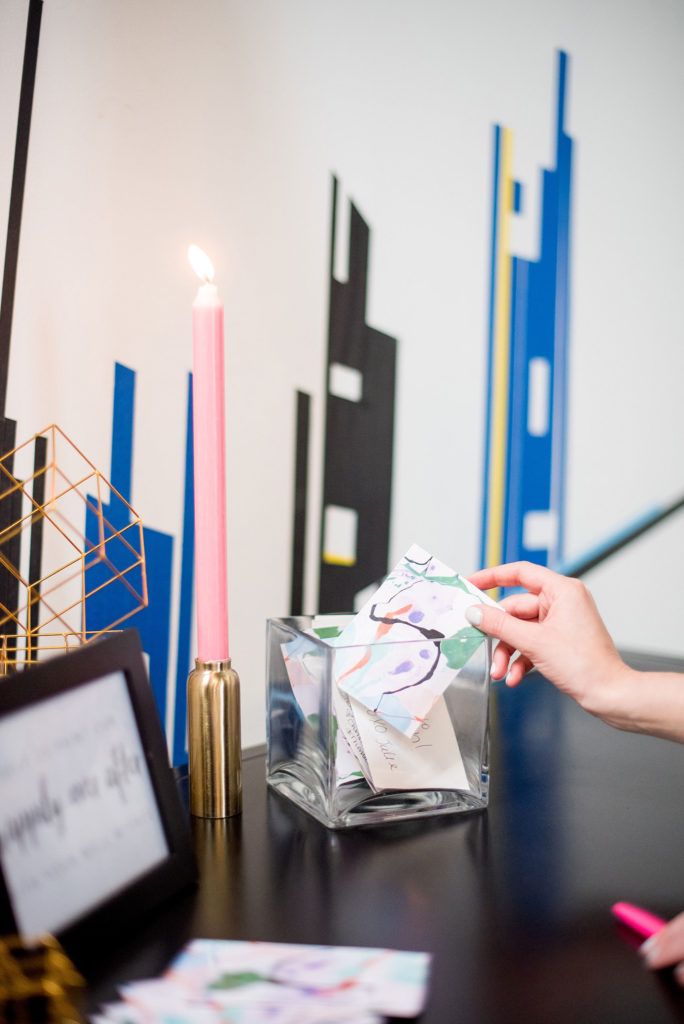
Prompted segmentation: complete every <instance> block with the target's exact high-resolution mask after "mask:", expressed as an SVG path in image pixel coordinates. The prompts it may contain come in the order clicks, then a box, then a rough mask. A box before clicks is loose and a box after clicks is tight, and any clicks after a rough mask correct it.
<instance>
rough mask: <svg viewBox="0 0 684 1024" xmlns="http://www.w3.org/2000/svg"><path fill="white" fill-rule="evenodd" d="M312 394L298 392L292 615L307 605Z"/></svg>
mask: <svg viewBox="0 0 684 1024" xmlns="http://www.w3.org/2000/svg"><path fill="white" fill-rule="evenodd" d="M310 411H311V395H308V394H307V393H306V392H305V391H298V392H297V427H296V437H295V446H296V447H295V486H294V518H293V530H292V590H291V593H290V615H302V614H303V608H304V563H305V549H306V506H307V500H308V493H309V420H310Z"/></svg>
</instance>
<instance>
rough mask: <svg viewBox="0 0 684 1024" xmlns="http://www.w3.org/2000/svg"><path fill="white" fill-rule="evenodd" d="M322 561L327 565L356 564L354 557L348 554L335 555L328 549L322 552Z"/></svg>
mask: <svg viewBox="0 0 684 1024" xmlns="http://www.w3.org/2000/svg"><path fill="white" fill-rule="evenodd" d="M323 561H324V562H325V563H326V564H327V565H347V566H349V565H356V559H355V558H354V557H353V556H352V557H350V556H349V555H335V554H333V553H332V552H330V551H324V552H323Z"/></svg>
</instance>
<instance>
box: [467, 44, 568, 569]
mask: <svg viewBox="0 0 684 1024" xmlns="http://www.w3.org/2000/svg"><path fill="white" fill-rule="evenodd" d="M567 71H568V56H567V54H565V53H563V52H559V53H558V79H557V119H556V153H555V156H556V166H555V168H553V169H551V170H544V171H543V176H542V193H541V224H540V247H539V258H538V259H537V260H528V259H524V258H522V257H519V256H515V255H513V254H512V253H511V251H510V245H509V233H510V223H511V218H512V217H514V216H515V215H516V214H517V213H519V212H520V211H521V210H522V205H523V202H524V194H523V188H522V185H521V183H520V182H518V181H515V180H514V178H513V170H512V164H513V159H512V133H511V131H510V129H507V128H503V127H501V126H499V125H497V126H495V130H494V187H493V203H492V262H491V287H490V315H489V345H488V366H489V372H488V388H487V423H486V456H485V479H484V488H483V495H484V500H483V506H484V507H483V529H482V548H481V564H482V565H495V564H497V563H499V562H510V561H516V560H518V559H528V560H530V561H532V562H536V563H538V564H542V565H555V564H557V563H558V562H560V560H561V559H562V557H563V532H564V505H565V475H566V433H567V377H568V314H569V286H570V267H569V263H570V258H569V257H570V204H571V175H572V140H571V138H570V137H569V136H568V135H567V133H566V131H565V106H566V83H567Z"/></svg>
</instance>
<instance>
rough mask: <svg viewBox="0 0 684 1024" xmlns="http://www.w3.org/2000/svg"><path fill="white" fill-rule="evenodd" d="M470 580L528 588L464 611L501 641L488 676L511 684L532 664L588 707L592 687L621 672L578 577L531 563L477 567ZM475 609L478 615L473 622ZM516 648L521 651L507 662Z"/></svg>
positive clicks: (479, 584) (483, 585)
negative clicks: (497, 604)
mask: <svg viewBox="0 0 684 1024" xmlns="http://www.w3.org/2000/svg"><path fill="white" fill-rule="evenodd" d="M469 579H470V582H471V583H473V584H474V585H475V586H476V587H479V588H480V589H481V590H489V589H490V588H492V587H501V586H506V587H510V586H513V587H524V588H525V589H526V590H527V593H524V594H512V595H511V596H510V597H507V598H505V599H504V600H503V601H502V602H501V604H500V607H499V608H491V607H490V606H488V605H484V604H479V605H474V606H473V607H472V608H471V609H469V610H468V611H469V613H470V615H469V618H470V621H471V622H472V624H473V625H475V626H477V627H478V629H481V630H482V631H483V632H484V633H487V634H489V635H490V636H493V637H496V638H498V639H499V640H500V643H499V644H498V646H497V648H496V651H495V653H494V658H493V665H492V678H494V679H501V678H502V677H503V676H505V675H506V672H507V671H508V679H507V683H508V685H509V686H515V685H517V684H518V683H519V682H520V680H521V679H522V677H523V676H524V675H525V673H526V672H527V671H528V670H529V669H530V668H532V667H533V666H535V667H536V668H538V669H539V671H540V672H541V673H542V674H543V675H545V676H546V678H547V679H549V680H550V681H551V682H552V683H554V684H555V685H556V686H557V687H558V688H559V689H560V690H563V691H564V692H565V693H568V694H570V695H571V696H572V697H574V698H575V699H576V700H577V701H579V703H580V704H582V705H583V706H586V707H588V708H589V709H591V705H592V703H593V699H594V696H595V691H596V689H597V688H600V687H602V686H604V685H605V684H606V682H608V681H610V680H611V679H613V678H615V677H616V675H619V674H620V673H621V672H622V671H623V670H626V666H625V665H624V662H623V661H622V659H621V658H620V656H619V654H618V652H617V651H616V649H615V646H614V644H613V641H612V640H611V638H610V635H609V633H608V630H607V629H606V627H605V625H604V624H603V620H602V619H601V616H600V615H599V613H598V610H597V608H596V605H595V604H594V600H593V598H592V596H591V594H590V593H589V591H588V590H587V588H586V587H585V586H584V584H583V583H581V582H580V581H579V580H576V579H570V578H568V577H565V576H559V575H558V573H555V572H552V571H551V570H550V569H546V568H544V566H540V565H533V564H532V563H530V562H513V563H511V564H509V565H500V566H497V567H495V568H492V569H482V570H481V571H480V572H476V573H474V574H473V575H472V576H470V577H469ZM503 608H505V609H506V610H505V611H503V610H502V609H503ZM478 613H480V614H481V618H480V619H479V621H475V619H476V618H477V614H478ZM515 651H519V652H520V654H519V656H518V658H517V659H516V660H515V661H513V662H512V663H511V658H512V656H513V654H514V653H515Z"/></svg>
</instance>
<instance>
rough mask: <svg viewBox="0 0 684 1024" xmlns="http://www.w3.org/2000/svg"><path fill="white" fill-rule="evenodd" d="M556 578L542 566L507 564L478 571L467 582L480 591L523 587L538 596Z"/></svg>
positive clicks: (522, 563) (529, 563)
mask: <svg viewBox="0 0 684 1024" xmlns="http://www.w3.org/2000/svg"><path fill="white" fill-rule="evenodd" d="M556 578H557V573H555V572H553V571H552V570H551V569H547V568H546V567H545V566H543V565H535V564H534V563H533V562H509V563H508V564H506V565H495V566H492V567H491V568H490V569H480V570H479V572H475V573H473V575H472V576H469V577H468V579H469V581H470V582H471V583H472V584H473V585H474V586H476V587H478V588H479V589H480V590H491V589H492V588H494V587H524V588H525V590H529V591H531V592H532V593H533V594H538V593H539V592H540V591H541V589H542V587H543V586H544V585H545V584H549V583H551V582H552V580H554V579H556Z"/></svg>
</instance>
